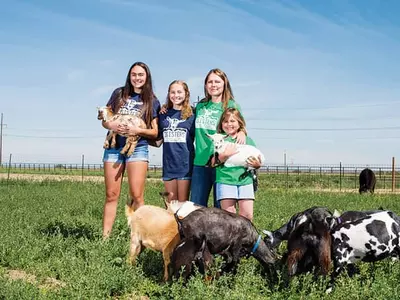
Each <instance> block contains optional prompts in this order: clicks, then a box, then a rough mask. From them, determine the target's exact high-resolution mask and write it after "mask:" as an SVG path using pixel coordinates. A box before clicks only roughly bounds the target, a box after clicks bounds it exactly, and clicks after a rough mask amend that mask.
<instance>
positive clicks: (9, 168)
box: [7, 153, 12, 184]
mask: <svg viewBox="0 0 400 300" xmlns="http://www.w3.org/2000/svg"><path fill="white" fill-rule="evenodd" d="M11 157H12V154H11V153H10V159H9V160H8V171H7V184H8V181H9V180H10V170H11Z"/></svg>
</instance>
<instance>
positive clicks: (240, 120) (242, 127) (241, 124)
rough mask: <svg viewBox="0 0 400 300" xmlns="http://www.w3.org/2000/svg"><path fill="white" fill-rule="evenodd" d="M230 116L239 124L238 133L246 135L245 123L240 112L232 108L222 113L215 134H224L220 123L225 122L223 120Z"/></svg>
mask: <svg viewBox="0 0 400 300" xmlns="http://www.w3.org/2000/svg"><path fill="white" fill-rule="evenodd" d="M230 116H233V117H234V118H235V119H236V120H237V121H238V123H239V129H238V132H239V131H242V132H244V134H245V135H247V130H246V121H245V120H244V118H243V116H242V114H241V113H240V111H239V110H238V109H236V108H234V107H229V108H227V109H225V110H224V112H223V113H222V116H221V119H219V123H218V127H217V132H218V133H224V130H223V129H222V123H223V122H224V121H225V119H227V118H229V117H230Z"/></svg>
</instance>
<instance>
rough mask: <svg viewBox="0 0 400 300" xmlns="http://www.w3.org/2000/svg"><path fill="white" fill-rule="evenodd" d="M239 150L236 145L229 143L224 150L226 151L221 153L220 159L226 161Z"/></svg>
mask: <svg viewBox="0 0 400 300" xmlns="http://www.w3.org/2000/svg"><path fill="white" fill-rule="evenodd" d="M238 152H239V151H238V150H237V148H236V145H235V144H233V143H228V145H226V148H225V150H224V152H222V153H221V154H220V155H219V159H220V161H222V162H224V161H226V160H227V159H228V158H229V157H231V156H232V155H234V154H236V153H238Z"/></svg>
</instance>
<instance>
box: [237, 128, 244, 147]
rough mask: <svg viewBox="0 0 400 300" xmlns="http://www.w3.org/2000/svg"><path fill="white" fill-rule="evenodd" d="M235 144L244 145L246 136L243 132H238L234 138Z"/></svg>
mask: <svg viewBox="0 0 400 300" xmlns="http://www.w3.org/2000/svg"><path fill="white" fill-rule="evenodd" d="M236 143H238V144H242V145H244V144H246V134H245V133H244V132H243V131H239V132H238V133H237V136H236Z"/></svg>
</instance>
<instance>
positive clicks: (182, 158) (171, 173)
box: [156, 80, 195, 201]
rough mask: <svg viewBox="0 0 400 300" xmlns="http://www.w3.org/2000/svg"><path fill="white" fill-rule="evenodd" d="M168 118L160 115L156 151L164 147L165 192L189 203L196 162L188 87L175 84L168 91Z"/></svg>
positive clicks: (181, 83) (175, 81) (192, 114)
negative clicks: (194, 163) (157, 148)
mask: <svg viewBox="0 0 400 300" xmlns="http://www.w3.org/2000/svg"><path fill="white" fill-rule="evenodd" d="M166 108H167V109H168V110H167V112H166V113H165V114H160V115H159V120H158V122H159V123H158V127H159V139H158V140H157V141H156V145H157V147H160V145H161V144H163V175H162V178H163V181H164V185H165V190H166V191H167V192H172V193H173V195H172V197H170V198H169V201H171V200H172V199H174V200H179V201H186V200H188V199H189V190H190V181H191V179H192V169H193V159H194V144H193V141H194V118H195V115H194V113H193V109H192V107H191V106H190V92H189V88H188V86H187V84H186V83H185V82H184V81H181V80H174V81H173V82H171V84H170V85H169V87H168V97H167V103H166Z"/></svg>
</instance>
